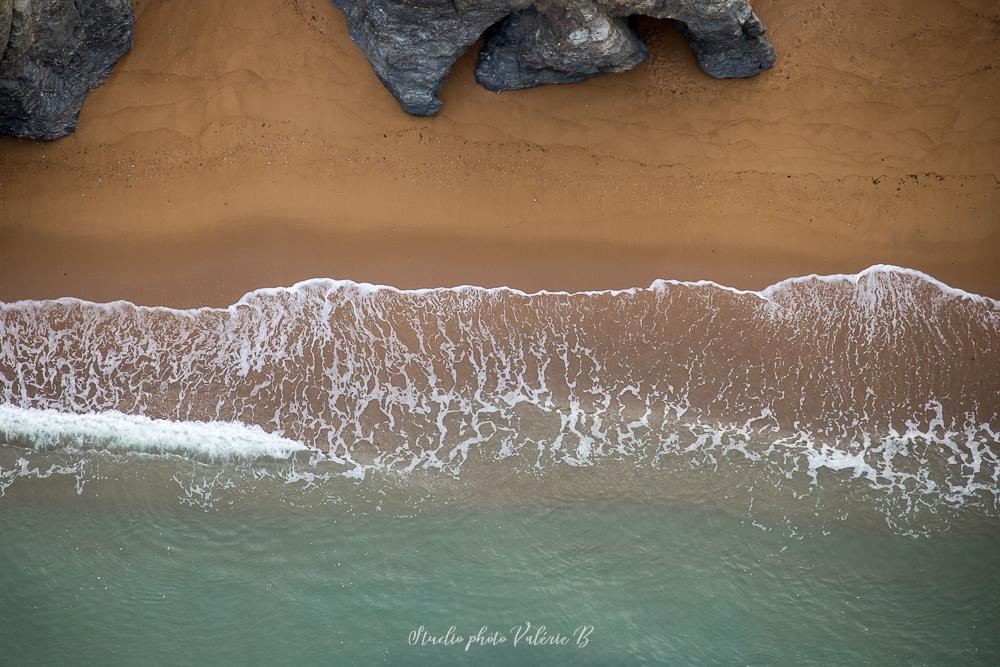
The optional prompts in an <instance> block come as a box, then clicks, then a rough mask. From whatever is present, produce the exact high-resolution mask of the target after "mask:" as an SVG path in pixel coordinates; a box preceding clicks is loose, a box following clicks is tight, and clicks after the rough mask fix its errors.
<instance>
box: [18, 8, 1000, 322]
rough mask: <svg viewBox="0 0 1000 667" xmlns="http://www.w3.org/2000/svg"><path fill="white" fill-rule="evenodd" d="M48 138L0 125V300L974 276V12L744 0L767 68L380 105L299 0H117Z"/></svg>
mask: <svg viewBox="0 0 1000 667" xmlns="http://www.w3.org/2000/svg"><path fill="white" fill-rule="evenodd" d="M135 5H136V16H137V32H136V40H135V43H136V45H135V49H134V50H133V51H132V53H130V54H129V55H127V56H126V57H125V58H123V59H122V60H121V61H120V62H119V64H118V67H117V68H116V70H115V72H114V74H113V75H112V77H111V78H110V79H109V80H108V82H107V83H106V84H105V85H104V86H102V87H101V88H99V89H98V90H97V91H95V92H94V93H93V94H92V95H91V97H90V98H89V99H88V101H87V103H86V104H85V106H84V108H83V113H82V116H81V119H80V124H79V130H78V132H77V133H76V134H75V135H73V136H71V137H68V138H66V139H62V140H59V141H57V142H54V143H42V142H23V141H14V140H2V141H0V300H5V301H11V300H16V299H37V298H51V297H59V296H77V297H82V298H87V299H93V300H99V301H104V300H113V299H129V300H132V301H135V302H138V303H143V304H164V305H173V306H182V307H187V306H197V305H224V304H228V303H231V302H233V301H234V300H236V299H237V298H238V297H239V296H240V295H242V294H243V293H244V292H247V291H248V290H251V289H254V288H258V287H264V286H274V285H287V284H291V283H294V282H296V281H299V280H302V279H305V278H310V277H316V276H329V277H336V278H349V279H353V280H359V281H369V282H376V283H388V284H394V285H398V286H402V287H424V286H443V285H455V284H480V285H486V286H493V285H501V284H506V285H511V286H514V287H519V288H523V289H528V290H533V289H540V288H548V289H566V290H577V289H600V288H618V287H630V286H645V285H648V284H649V283H650V282H651V281H652V280H654V279H655V278H676V279H713V280H716V281H719V282H723V283H727V284H730V285H734V286H738V287H743V288H760V287H763V286H766V285H768V284H770V283H773V282H775V281H777V280H780V279H783V278H786V277H789V276H794V275H801V274H807V273H814V272H818V273H838V272H855V271H858V270H860V269H863V268H865V267H867V266H869V265H871V264H875V263H891V264H897V265H901V266H906V267H910V268H914V269H919V270H921V271H925V272H927V273H929V274H931V275H933V276H935V277H937V278H939V279H941V280H943V281H945V282H947V283H949V284H951V285H953V286H956V287H960V288H963V289H967V290H970V291H975V292H978V293H982V294H986V295H990V296H994V297H1000V261H998V259H997V258H998V256H1000V49H997V43H998V39H1000V5H998V4H997V3H996V2H995V0H919V1H914V0H842V1H841V2H838V3H828V2H825V1H823V0H801V1H799V2H789V1H787V0H786V1H783V2H782V1H779V0H758V1H757V2H755V3H754V6H755V9H756V11H757V13H758V14H759V15H760V16H761V18H762V19H763V20H764V21H765V23H767V24H768V26H769V28H770V32H769V38H770V39H771V40H772V41H773V43H774V44H775V48H776V49H777V51H778V53H779V60H778V63H777V66H776V67H775V68H774V69H773V70H771V71H770V72H766V73H764V74H762V75H761V76H759V77H757V78H755V79H751V80H739V81H718V80H714V79H711V78H709V77H707V76H705V75H704V74H702V73H701V72H700V71H699V69H698V68H697V65H696V63H695V60H694V58H693V56H692V54H691V53H690V51H689V50H688V48H687V46H686V45H685V43H684V41H683V40H682V39H681V38H680V36H679V35H677V34H676V32H675V30H674V29H673V27H672V26H670V25H668V24H666V23H664V22H657V21H653V20H648V21H644V22H642V23H641V26H642V29H643V31H644V34H646V35H647V37H648V41H649V43H650V47H651V50H652V57H651V59H650V60H649V61H648V62H647V63H646V64H644V65H642V66H640V67H639V68H638V69H637V70H635V71H633V72H630V73H628V74H622V75H615V76H609V77H603V78H598V79H593V80H590V81H588V82H586V83H583V84H579V85H572V86H557V87H547V88H542V89H536V90H530V91H522V92H510V93H504V94H501V95H495V94H493V93H490V92H488V91H486V90H484V89H482V88H480V87H478V86H477V85H476V83H475V81H474V78H473V68H474V65H475V54H474V53H469V54H467V55H466V57H465V58H464V59H463V60H462V61H461V62H460V63H459V64H458V66H457V67H456V68H455V70H454V72H453V73H452V76H451V78H450V80H449V82H448V84H447V86H446V88H445V89H444V91H443V94H442V99H443V100H444V101H445V106H444V109H443V110H442V111H441V113H440V115H439V116H438V117H436V118H430V119H428V118H414V117H410V116H408V115H406V114H405V113H404V112H403V111H402V110H401V109H400V108H399V106H398V105H397V104H396V102H395V100H394V99H393V98H392V97H391V96H390V94H389V93H388V92H387V91H386V90H385V89H384V88H383V87H382V85H381V84H380V83H379V81H378V80H377V79H376V77H375V75H374V74H373V73H372V70H371V68H370V67H369V65H368V63H367V61H366V60H365V59H364V57H363V55H362V54H361V53H360V52H359V51H358V50H357V49H356V48H355V47H354V45H353V44H352V43H351V41H350V39H349V38H348V35H347V31H346V27H345V22H344V20H343V18H342V16H341V15H340V13H339V12H338V11H337V10H336V9H335V8H334V7H333V6H332V5H331V4H330V3H329V2H328V1H327V0H295V1H292V0H213V1H212V2H203V1H202V0H171V1H165V0H137V2H136V3H135Z"/></svg>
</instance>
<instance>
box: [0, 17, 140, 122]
mask: <svg viewBox="0 0 1000 667" xmlns="http://www.w3.org/2000/svg"><path fill="white" fill-rule="evenodd" d="M134 24H135V18H134V16H133V12H132V2H131V0H0V135H5V136H13V137H21V138H28V139H58V138H59V137H62V136H65V135H67V134H70V133H72V132H73V131H74V130H75V129H76V123H77V119H78V118H79V115H80V107H81V106H83V101H84V99H85V98H86V97H87V95H88V94H89V93H90V92H91V91H92V90H93V89H94V88H96V87H97V86H98V85H100V84H101V82H103V81H104V79H105V78H107V76H108V75H109V74H111V69H112V68H113V67H114V64H115V63H116V62H117V61H118V59H119V58H120V57H121V56H122V55H123V54H124V53H126V52H127V51H128V50H129V49H131V48H132V36H133V32H134Z"/></svg>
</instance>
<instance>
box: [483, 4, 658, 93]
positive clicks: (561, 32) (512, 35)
mask: <svg viewBox="0 0 1000 667" xmlns="http://www.w3.org/2000/svg"><path fill="white" fill-rule="evenodd" d="M648 56H649V50H648V49H647V48H646V45H645V44H644V43H643V41H642V38H641V37H640V36H639V33H637V32H636V31H635V29H634V28H632V26H631V25H629V22H628V20H627V19H625V18H621V17H614V16H607V15H606V14H605V13H604V12H603V11H602V10H601V9H600V8H599V7H598V6H597V5H595V4H594V3H583V2H581V3H574V4H573V6H570V7H567V6H564V5H555V6H549V7H546V8H545V11H539V10H538V9H536V8H534V7H532V8H529V9H525V10H522V11H520V12H518V13H516V14H512V15H511V16H508V17H507V18H506V19H504V20H503V21H502V22H501V23H500V24H498V25H497V26H496V27H495V28H493V29H491V30H490V32H489V33H488V37H487V40H486V46H485V47H484V48H483V50H482V51H481V52H480V54H479V67H478V68H477V70H476V80H478V81H479V83H481V84H482V85H483V86H485V87H486V88H488V89H490V90H495V91H498V92H499V91H502V90H511V89H515V88H532V87H534V86H541V85H544V84H547V83H575V82H577V81H583V80H584V79H587V78H589V77H592V76H595V75H597V74H609V73H612V72H624V71H627V70H630V69H632V68H633V67H635V66H636V65H638V64H639V63H641V62H643V61H644V60H645V59H646V58H647V57H648Z"/></svg>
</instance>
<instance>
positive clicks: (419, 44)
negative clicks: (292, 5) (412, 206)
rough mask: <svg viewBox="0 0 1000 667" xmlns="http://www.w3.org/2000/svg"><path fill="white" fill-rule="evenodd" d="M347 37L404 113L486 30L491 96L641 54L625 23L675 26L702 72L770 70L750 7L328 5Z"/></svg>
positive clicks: (431, 98)
mask: <svg viewBox="0 0 1000 667" xmlns="http://www.w3.org/2000/svg"><path fill="white" fill-rule="evenodd" d="M333 3H334V4H335V5H337V6H338V7H339V8H340V9H341V10H342V11H343V12H344V14H345V15H346V16H347V22H348V26H349V28H350V31H351V37H352V38H353V39H354V41H355V42H356V43H357V44H358V46H360V47H361V50H362V51H364V53H365V55H367V56H368V60H369V61H370V62H371V63H372V67H374V69H375V72H376V73H377V74H378V76H379V78H380V79H381V80H382V82H383V83H384V84H385V85H386V87H387V88H388V89H389V90H390V91H391V92H392V94H393V95H395V96H396V98H397V99H398V100H399V101H400V102H401V103H402V105H403V107H404V108H405V109H406V110H407V111H408V112H410V113H412V114H416V115H433V114H434V113H437V111H438V109H439V108H440V107H441V101H440V100H439V99H438V97H437V94H438V92H439V91H440V89H441V86H442V85H443V84H444V81H445V79H446V78H447V76H448V72H449V71H450V70H451V67H452V65H453V64H454V63H455V61H456V60H457V59H458V58H459V57H460V56H461V55H462V53H464V52H465V51H466V49H468V48H469V47H470V46H472V45H473V44H474V43H475V42H476V40H478V39H479V37H480V36H481V35H483V33H484V32H485V33H486V36H487V39H486V46H485V47H484V48H483V50H482V52H481V53H480V57H479V66H478V69H477V71H476V78H477V79H478V80H479V82H480V83H481V84H482V85H484V86H485V87H487V88H489V89H490V90H496V91H502V90H510V89H516V88H530V87H533V86H539V85H543V84H547V83H572V82H576V81H581V80H583V79H586V78H588V77H591V76H595V75H597V74H606V73H610V72H621V71H625V70H628V69H631V68H633V67H635V66H636V65H638V64H639V63H641V62H642V61H643V60H644V59H645V58H646V56H647V54H648V52H647V50H646V46H645V44H644V43H643V41H642V37H641V36H640V35H639V33H638V32H637V31H636V30H635V29H634V28H633V27H632V25H631V24H630V22H629V20H628V17H631V16H635V15H645V16H652V17H656V18H662V19H671V20H673V21H674V22H675V23H676V24H677V26H678V28H679V29H680V31H681V33H682V34H683V35H684V36H685V37H686V38H687V40H688V43H689V44H690V45H691V48H692V50H693V51H694V53H695V55H696V56H697V58H698V62H699V64H700V65H701V68H702V70H704V71H705V72H706V73H707V74H709V75H711V76H714V77H718V78H733V77H748V76H753V75H754V74H757V73H758V72H760V71H761V70H763V69H768V68H770V67H771V66H772V65H773V64H774V60H775V54H774V49H773V47H772V46H771V44H770V43H769V42H768V41H767V39H765V38H764V31H765V28H764V25H763V24H762V23H761V22H760V19H758V18H757V16H756V15H755V14H754V13H753V10H752V9H751V7H750V2H749V0H333Z"/></svg>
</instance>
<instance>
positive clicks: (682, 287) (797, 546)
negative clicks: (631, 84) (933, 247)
mask: <svg viewBox="0 0 1000 667" xmlns="http://www.w3.org/2000/svg"><path fill="white" fill-rule="evenodd" d="M0 343H2V347H0V627H2V628H3V632H4V638H5V641H4V643H3V644H4V646H3V649H2V651H0V662H3V663H5V664H94V663H99V664H135V663H137V662H143V663H152V664H190V663H201V664H206V663H208V664H274V663H289V662H295V663H301V662H309V663H314V662H327V663H330V664H337V665H341V664H345V665H349V664H362V665H366V664H373V663H378V662H384V663H386V664H407V665H408V664H427V665H439V664H453V663H467V664H477V665H478V664H512V665H522V664H567V665H570V664H572V665H577V664H594V665H608V664H698V665H706V664H708V665H710V664H725V665H730V664H768V665H774V664H785V665H804V664H816V665H829V664H930V665H938V664H940V665H954V664H963V665H964V664H983V665H994V664H998V663H1000V640H998V639H997V638H998V637H1000V567H998V566H1000V304H998V303H997V302H995V301H992V300H989V299H985V298H982V297H978V296H975V295H970V294H966V293H963V292H960V291H958V290H953V289H951V288H949V287H947V286H945V285H942V284H940V283H938V282H937V281H934V280H933V279H932V278H930V277H928V276H925V275H923V274H919V273H916V272H912V271H906V270H903V269H896V268H894V267H874V268H873V269H870V270H868V271H866V272H863V273H861V274H858V275H856V276H833V277H826V278H820V277H810V278H803V279H796V280H790V281H786V282H784V283H781V284H779V285H775V286H773V287H771V288H769V289H767V290H764V291H762V292H759V293H756V292H740V291H736V290H730V289H728V288H724V287H721V286H718V285H714V284H710V283H669V282H660V283H657V284H654V285H653V286H652V287H651V288H649V289H647V290H627V291H622V292H594V293H586V294H562V293H559V294H552V293H539V294H533V295H528V294H523V293H519V292H516V291H513V290H503V289H501V290H481V289H478V288H459V289H450V290H425V291H410V292H402V291H399V290H394V289H391V288H384V287H374V286H370V285H357V284H354V283H348V282H340V281H328V280H319V281H309V282H307V283H302V284H300V285H297V286H295V287H293V288H289V289H279V290H260V291H258V292H254V293H251V294H248V295H247V296H246V297H245V298H244V299H243V300H241V301H240V303H239V304H236V305H234V306H232V307H230V308H228V309H200V310H190V311H177V310H169V309H158V308H140V307H137V306H134V305H132V304H127V303H117V304H91V303H85V302H80V301H74V300H60V301H53V302H18V303H13V304H0ZM529 623H530V626H529V625H526V624H529ZM452 626H454V630H453V631H452V632H451V634H449V629H450V628H452ZM540 626H544V627H545V630H544V632H541V633H538V634H536V631H537V630H538V628H539V627H540ZM421 628H423V630H421ZM481 628H486V630H483V632H482V634H481V635H479V634H478V633H479V631H480V629H481ZM470 636H476V637H478V638H479V639H478V641H473V642H472V643H471V644H470V643H469V641H470V639H469V638H470ZM442 637H443V638H442ZM458 637H461V639H458ZM553 642H555V643H554V644H553ZM466 646H468V650H466Z"/></svg>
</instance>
